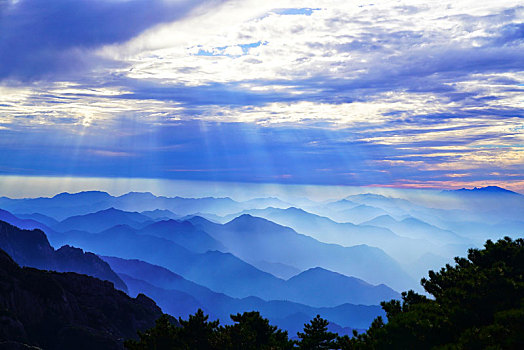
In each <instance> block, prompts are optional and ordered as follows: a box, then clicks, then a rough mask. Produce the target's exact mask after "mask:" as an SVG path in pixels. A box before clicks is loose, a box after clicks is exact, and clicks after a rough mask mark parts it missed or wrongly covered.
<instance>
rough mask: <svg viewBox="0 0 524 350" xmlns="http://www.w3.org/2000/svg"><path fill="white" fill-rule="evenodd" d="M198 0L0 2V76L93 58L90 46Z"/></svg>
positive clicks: (60, 68)
mask: <svg viewBox="0 0 524 350" xmlns="http://www.w3.org/2000/svg"><path fill="white" fill-rule="evenodd" d="M203 2H204V1H165V0H128V1H119V0H74V1H71V0H20V1H18V2H10V1H3V2H0V79H2V78H7V77H13V78H18V79H26V80H31V79H37V78H42V77H44V76H46V75H48V74H59V73H62V72H74V71H77V70H81V69H83V68H86V67H89V66H91V65H93V64H96V63H99V62H97V59H96V58H95V57H93V56H92V55H91V54H90V50H91V49H93V48H96V47H99V46H101V45H106V44H115V43H121V42H124V41H126V40H129V39H131V38H133V37H134V36H136V35H138V34H139V33H141V32H142V31H144V30H145V29H147V28H150V27H151V26H154V25H156V24H159V23H162V22H169V21H174V20H176V19H178V18H181V17H183V16H185V15H186V14H187V13H188V11H190V10H191V9H193V8H194V7H196V6H198V5H200V4H201V3H203Z"/></svg>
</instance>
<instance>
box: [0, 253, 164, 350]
mask: <svg viewBox="0 0 524 350" xmlns="http://www.w3.org/2000/svg"><path fill="white" fill-rule="evenodd" d="M0 281H2V288H0V314H1V315H2V327H0V342H2V341H11V344H12V346H13V348H14V346H15V344H18V346H19V347H20V348H23V346H24V345H22V344H29V345H35V346H39V347H42V348H45V349H122V348H123V347H122V340H123V339H125V338H134V337H136V331H137V330H144V329H147V328H150V327H151V326H153V325H154V322H155V320H156V319H157V318H158V317H160V315H161V314H162V312H161V310H160V309H159V308H158V307H157V306H156V304H155V303H154V302H153V301H152V300H151V299H149V298H147V297H145V296H144V295H139V296H138V297H136V298H134V299H132V298H130V297H128V296H127V295H125V293H123V292H121V291H118V290H116V289H114V288H113V285H112V284H111V283H109V282H104V281H101V280H99V279H96V278H93V277H89V276H85V275H79V274H76V273H57V272H48V271H41V270H37V269H33V268H20V267H19V266H18V265H17V264H16V263H15V262H14V261H13V260H12V259H11V258H10V257H9V255H8V254H7V253H6V252H4V251H3V250H0Z"/></svg>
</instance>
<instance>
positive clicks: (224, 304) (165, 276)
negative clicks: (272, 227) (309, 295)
mask: <svg viewBox="0 0 524 350" xmlns="http://www.w3.org/2000/svg"><path fill="white" fill-rule="evenodd" d="M103 259H105V260H106V261H107V262H108V263H110V265H111V267H112V268H113V269H114V270H115V271H118V273H119V274H121V276H122V277H123V279H124V280H125V282H126V283H127V284H128V286H129V290H130V293H131V295H135V294H136V293H140V292H142V293H146V294H147V295H149V296H151V297H153V299H155V301H157V303H158V304H159V305H160V306H161V307H162V308H163V309H164V310H165V311H166V312H172V313H173V314H176V315H189V314H191V313H194V312H195V311H196V309H197V308H198V307H200V308H202V309H203V310H204V311H205V312H206V313H208V314H209V315H210V318H211V319H215V318H219V319H220V320H221V321H222V323H228V322H230V319H229V315H230V314H232V313H237V312H243V311H247V310H259V311H261V313H262V315H264V317H269V318H270V319H274V320H279V322H280V323H276V324H278V325H279V326H280V327H283V328H285V329H288V330H290V332H296V331H297V330H301V329H302V327H303V324H304V323H305V322H306V321H308V320H309V319H311V318H312V317H314V316H316V314H317V313H319V312H323V313H324V312H325V313H326V314H329V315H330V316H331V317H332V318H334V319H335V318H336V319H337V321H338V322H339V324H340V325H343V326H344V327H353V328H362V327H365V326H366V325H369V323H370V322H371V321H372V319H373V317H374V316H378V315H382V311H381V310H380V308H379V307H378V306H376V305H375V306H364V305H351V304H345V305H341V306H336V307H324V308H315V307H311V306H308V305H304V304H300V303H296V302H291V301H275V300H273V301H264V300H262V299H260V298H254V297H248V298H242V299H238V298H232V297H229V296H227V295H224V294H220V293H216V292H213V291H212V290H210V289H208V288H205V287H202V286H199V285H197V284H195V283H193V282H191V281H187V280H185V279H183V278H182V277H180V276H178V275H176V274H175V273H173V272H171V271H169V270H166V269H164V268H162V267H159V266H154V265H151V264H147V263H145V262H142V261H138V260H124V259H119V258H114V257H103ZM130 276H133V277H130ZM337 289H338V288H337ZM340 294H341V295H343V294H344V290H342V289H341V290H340ZM188 296H191V297H192V298H193V299H191V298H189V297H188ZM178 298H181V299H183V298H185V300H187V304H186V305H180V304H178V303H176V302H174V300H175V301H176V300H178ZM191 308H193V309H191ZM348 308H350V309H351V312H352V313H351V314H349V313H347V309H348ZM296 314H301V315H302V316H301V317H300V319H299V320H298V321H297V320H296V319H294V318H293V317H292V316H293V315H296ZM308 317H309V319H308Z"/></svg>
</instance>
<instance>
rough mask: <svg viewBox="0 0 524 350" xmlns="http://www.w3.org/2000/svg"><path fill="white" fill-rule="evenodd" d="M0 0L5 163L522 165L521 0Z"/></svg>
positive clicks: (124, 169)
mask: <svg viewBox="0 0 524 350" xmlns="http://www.w3.org/2000/svg"><path fill="white" fill-rule="evenodd" d="M4 3H5V4H7V5H5V6H4V7H3V8H2V10H1V11H0V13H1V16H2V17H1V20H0V79H1V78H5V77H11V78H17V79H22V78H25V79H28V80H31V79H36V78H42V77H46V80H42V81H31V82H27V81H18V82H13V81H12V80H9V81H7V80H4V82H3V83H2V84H0V96H1V97H0V136H1V137H2V138H1V139H0V151H1V152H3V154H10V156H5V157H2V159H0V160H1V162H0V163H2V162H3V163H2V164H0V166H3V168H2V169H30V168H32V169H33V170H32V171H33V172H35V173H40V174H48V173H52V174H54V173H59V172H60V167H62V166H63V164H70V165H69V166H68V167H67V169H66V170H63V171H64V172H68V173H74V174H77V175H90V176H95V175H96V176H129V174H130V173H132V174H134V176H142V177H168V178H173V177H175V178H188V179H197V178H198V179H207V180H224V181H260V182H262V181H282V182H296V183H337V184H353V185H358V184H400V185H407V184H409V183H410V181H411V183H412V184H415V185H416V186H423V185H424V184H423V183H424V181H426V182H427V183H428V184H429V183H431V184H437V183H442V184H444V183H450V182H449V181H451V180H453V181H455V182H454V183H457V181H458V180H460V181H491V180H493V179H495V178H497V177H498V178H499V179H504V180H508V181H510V180H511V181H517V180H518V181H522V176H520V177H519V176H515V175H516V174H517V175H518V174H524V169H523V167H522V164H524V159H523V155H522V154H523V153H522V147H521V146H519V145H522V144H524V133H523V132H522V128H521V126H522V124H523V122H522V119H523V118H524V104H523V101H522V94H523V92H524V86H523V85H522V82H523V81H524V66H523V64H522V54H521V52H522V50H523V49H524V42H523V35H522V28H523V27H522V22H523V18H524V8H523V7H522V6H521V5H520V3H519V2H518V1H513V0H500V1H497V2H483V3H482V4H481V3H479V2H478V1H474V0H471V1H470V0H464V1H460V2H431V3H427V2H422V1H415V0H413V1H412V0H403V1H401V2H398V1H383V2H380V4H374V5H372V6H371V5H370V4H369V3H366V2H364V1H351V2H348V1H342V0H327V1H324V2H322V8H319V9H317V8H315V7H316V6H318V4H316V2H315V1H302V2H301V3H300V7H296V4H297V3H296V1H290V0H278V1H276V0H267V1H264V2H260V1H255V0H243V1H238V0H230V1H227V2H220V1H213V2H205V1H200V2H191V3H190V2H173V1H160V0H154V1H151V2H145V1H136V0H131V1H101V0H100V1H86V0H82V1H78V2H73V1H65V0H61V1H58V0H56V1H50V2H45V4H44V2H43V1H41V0H35V1H34V2H33V3H31V5H30V2H28V1H23V0H21V1H19V2H18V3H16V4H15V5H13V4H14V2H8V3H6V2H4ZM33 4H35V5H34V6H33ZM197 5H198V6H199V5H202V6H201V7H198V9H199V10H198V11H196V10H195V11H193V9H194V6H197ZM45 6H48V7H45ZM58 15H60V16H58ZM58 18H60V20H58ZM93 22H96V23H97V26H96V28H93V26H92V23H93ZM24 23H27V24H28V25H25V24H24ZM130 23H132V24H133V25H129V24H130ZM4 29H8V30H4ZM35 33H39V35H38V36H37V35H34V34H35ZM4 49H9V50H10V51H9V50H8V51H9V52H10V54H5V52H7V51H5V50H4ZM90 67H91V68H92V67H96V69H92V70H90V71H89V72H88V73H87V72H86V71H85V69H86V68H90ZM21 140H23V141H21ZM13 145H16V147H14V146H13ZM64 149H65V150H67V151H68V152H65V151H63V150H64ZM44 150H45V152H44ZM71 150H74V152H72V151H71ZM93 150H98V152H96V151H93ZM100 150H102V151H100ZM11 155H12V156H11ZM127 155H132V156H127ZM109 158H111V162H108V159H109ZM44 160H45V161H44ZM318 169H322V171H319V170H318ZM4 171H5V172H9V171H8V170H4ZM13 171H14V170H13ZM282 175H285V176H282ZM450 179H451V180H450ZM446 181H447V182H446Z"/></svg>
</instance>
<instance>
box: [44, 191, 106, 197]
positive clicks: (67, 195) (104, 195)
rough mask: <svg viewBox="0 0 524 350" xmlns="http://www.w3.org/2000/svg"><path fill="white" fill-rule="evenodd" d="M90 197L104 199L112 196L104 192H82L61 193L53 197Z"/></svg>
mask: <svg viewBox="0 0 524 350" xmlns="http://www.w3.org/2000/svg"><path fill="white" fill-rule="evenodd" d="M89 195H96V196H102V197H110V196H111V195H110V194H109V193H107V192H104V191H80V192H75V193H70V192H62V193H59V194H57V195H55V196H53V198H60V197H70V196H89Z"/></svg>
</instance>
